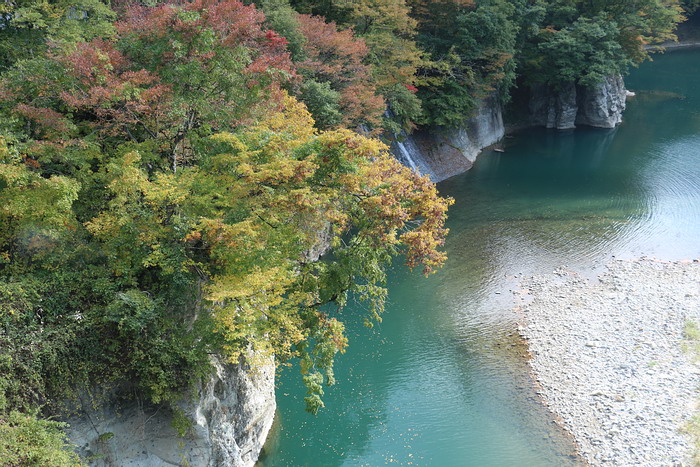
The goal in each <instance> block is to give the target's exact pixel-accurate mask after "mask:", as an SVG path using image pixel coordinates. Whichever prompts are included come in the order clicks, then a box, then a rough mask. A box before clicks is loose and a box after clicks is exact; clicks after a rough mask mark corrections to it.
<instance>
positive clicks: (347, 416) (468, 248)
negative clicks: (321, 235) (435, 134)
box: [261, 51, 700, 466]
mask: <svg viewBox="0 0 700 467" xmlns="http://www.w3.org/2000/svg"><path fill="white" fill-rule="evenodd" d="M698 78H700V51H679V52H674V53H671V54H668V55H665V56H660V57H657V58H656V60H655V62H654V63H646V64H644V65H643V66H642V67H641V68H640V69H639V70H636V71H635V72H634V73H633V74H632V75H631V76H630V77H629V78H628V79H627V86H628V87H629V88H630V89H632V90H634V91H637V93H638V94H637V97H635V98H634V99H633V100H631V101H630V102H629V104H628V110H627V112H626V113H625V121H624V123H623V125H622V126H620V127H619V128H618V129H616V130H609V131H608V130H594V129H579V130H576V131H573V132H556V131H545V130H529V131H526V132H524V133H522V134H519V135H517V136H516V137H514V138H510V139H508V140H507V141H506V146H507V150H506V152H505V153H485V154H483V155H482V156H480V158H479V160H478V161H477V163H476V165H475V166H474V168H473V169H472V170H471V171H470V172H468V173H467V174H464V175H462V176H458V177H455V178H452V179H450V180H447V181H445V182H443V183H442V184H441V185H440V189H441V191H442V192H443V193H444V194H448V195H450V196H453V197H454V198H455V199H456V201H457V202H456V204H455V206H454V207H453V208H452V209H451V211H450V221H449V226H450V228H451V233H450V237H449V241H448V245H447V250H448V253H449V256H450V259H449V261H448V263H447V265H446V266H445V268H444V269H443V270H442V271H440V272H439V273H438V274H436V275H434V276H432V277H430V278H428V279H424V278H422V277H420V276H419V275H417V274H411V273H408V272H405V271H403V270H402V269H400V268H397V270H396V271H395V273H394V274H392V276H391V280H390V302H389V304H388V306H387V311H386V313H385V316H384V322H383V323H382V324H381V325H377V326H375V328H374V329H372V330H368V329H366V328H364V327H363V326H362V324H361V321H362V315H363V314H362V310H363V308H362V306H361V305H357V306H351V307H349V308H348V309H347V310H346V311H345V312H344V314H345V317H344V318H345V320H346V322H347V327H348V334H349V337H350V348H349V350H348V352H347V353H346V354H345V355H343V356H340V357H339V358H338V362H337V367H336V376H337V379H338V385H336V386H335V387H332V388H329V389H328V391H327V394H326V396H325V402H326V405H327V407H326V409H324V410H323V411H322V412H321V413H320V414H319V415H318V416H316V417H314V416H310V415H308V414H306V413H305V412H304V408H303V389H302V387H301V384H300V383H299V381H298V380H299V377H298V374H297V370H296V368H293V369H292V370H291V371H289V370H288V371H284V372H283V374H282V376H281V378H280V382H279V388H278V403H279V414H278V419H277V422H276V425H275V428H274V429H273V433H272V435H271V437H270V441H269V442H268V445H267V446H266V457H265V458H264V459H263V461H262V462H261V464H262V465H263V466H307V465H308V466H339V465H384V464H398V465H435V466H470V465H473V466H505V465H512V466H548V465H551V466H561V465H572V464H574V463H575V459H574V458H572V457H571V456H570V453H571V451H572V446H571V444H570V442H569V441H568V440H567V438H566V437H565V436H564V435H563V434H562V433H561V432H560V431H559V429H558V428H557V426H556V424H555V423H553V421H552V416H551V414H549V413H548V412H547V411H545V410H544V409H543V408H542V407H541V406H540V404H539V403H538V402H537V395H536V392H535V391H536V389H535V388H534V386H533V384H532V382H531V381H530V379H529V376H528V369H527V365H526V363H525V361H524V358H523V349H522V346H521V344H520V343H519V342H518V339H517V338H516V337H515V333H516V327H517V320H518V316H517V314H516V313H515V312H514V311H513V298H512V294H511V292H510V291H511V290H513V289H516V288H517V276H518V275H519V274H533V273H540V272H550V271H551V270H552V269H554V268H555V267H557V266H566V267H568V268H571V269H576V270H580V271H586V270H588V271H591V270H594V269H595V268H597V267H599V266H600V265H602V264H605V263H606V262H607V261H608V260H609V259H610V258H611V257H612V256H613V255H615V256H618V257H636V256H641V255H653V256H657V257H662V258H668V259H681V258H689V257H700V79H698Z"/></svg>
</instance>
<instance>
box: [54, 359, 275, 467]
mask: <svg viewBox="0 0 700 467" xmlns="http://www.w3.org/2000/svg"><path fill="white" fill-rule="evenodd" d="M212 363H213V365H214V368H215V371H214V374H213V375H212V376H211V378H210V379H209V380H208V381H207V382H206V383H205V384H203V385H202V386H200V387H199V388H197V390H196V391H195V395H194V398H193V400H191V401H186V402H183V403H181V405H180V410H181V411H182V413H183V414H184V415H185V417H186V418H187V419H188V420H190V423H191V426H190V427H189V429H187V433H186V434H185V436H180V435H179V434H178V432H177V430H176V429H175V428H174V427H173V423H172V422H173V418H174V414H173V413H172V412H171V411H170V410H168V409H165V408H160V409H158V408H156V407H144V406H143V405H142V404H140V403H139V402H138V401H136V402H135V401H128V402H110V403H109V404H105V405H104V406H102V407H97V408H91V407H87V410H84V411H83V413H82V415H80V416H78V417H75V418H73V419H70V420H68V422H69V423H70V428H69V429H68V430H67V432H68V435H69V437H70V440H71V442H72V443H73V444H75V445H76V446H77V451H78V453H79V454H80V455H81V456H82V457H83V458H84V459H86V460H88V462H89V464H90V465H93V466H100V467H102V466H110V467H112V466H114V467H117V466H119V467H121V466H143V467H161V466H172V465H189V466H193V467H194V466H206V467H214V466H227V467H229V466H233V467H252V466H253V465H254V464H255V462H256V461H257V459H258V456H259V455H260V451H261V449H262V447H263V444H264V442H265V439H266V438H267V434H268V432H269V430H270V427H271V426H272V422H273V419H274V414H275V408H276V405H275V392H274V378H275V365H274V361H273V360H272V359H270V360H269V362H267V363H265V364H263V365H258V366H256V368H255V369H253V370H251V369H250V367H249V366H248V365H247V364H245V363H239V364H238V365H232V364H224V363H221V361H220V360H218V359H214V360H213V362H212Z"/></svg>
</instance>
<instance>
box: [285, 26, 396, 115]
mask: <svg viewBox="0 0 700 467" xmlns="http://www.w3.org/2000/svg"><path fill="white" fill-rule="evenodd" d="M298 20H299V25H300V31H301V33H302V34H303V35H304V37H305V38H306V40H307V43H306V46H305V52H306V56H307V58H306V60H304V61H303V62H300V63H297V68H298V69H299V70H300V71H305V72H306V74H307V75H310V76H313V77H314V79H316V80H317V81H319V82H324V81H328V82H330V83H331V87H332V88H333V89H334V90H336V91H338V92H340V95H341V101H340V105H341V108H342V110H343V115H344V120H343V125H345V126H352V125H358V124H360V123H362V122H367V123H370V124H374V125H377V126H378V123H379V121H378V119H379V117H380V116H381V114H382V113H383V112H384V109H385V105H384V100H383V99H382V98H381V97H380V96H378V95H377V92H376V86H375V84H374V82H373V81H372V76H371V69H370V67H369V66H368V65H365V64H364V63H363V61H364V60H365V58H366V57H367V54H368V53H369V49H368V48H367V45H366V44H365V42H364V41H363V40H362V39H360V38H357V37H355V36H354V34H353V32H352V31H351V30H349V29H346V30H343V31H339V30H338V29H337V28H336V25H335V23H326V22H325V21H324V19H323V18H321V17H319V16H310V15H299V16H298Z"/></svg>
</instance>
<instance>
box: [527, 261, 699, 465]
mask: <svg viewBox="0 0 700 467" xmlns="http://www.w3.org/2000/svg"><path fill="white" fill-rule="evenodd" d="M523 286H524V291H525V292H527V294H528V296H529V297H530V298H531V302H530V303H526V302H524V303H523V304H522V305H521V310H522V325H521V327H520V332H521V334H522V335H523V336H524V337H525V339H527V342H528V346H529V349H530V352H531V354H532V358H531V360H530V364H531V367H532V370H533V373H534V377H535V379H536V381H537V382H538V384H540V385H541V387H542V390H541V394H542V397H543V398H544V400H545V402H546V404H547V405H548V406H549V408H550V409H551V410H552V411H553V412H554V413H556V414H557V415H558V416H559V418H560V420H561V423H562V424H563V426H564V427H565V428H566V429H567V430H569V431H570V432H571V433H572V435H573V436H574V438H575V440H576V443H577V445H578V447H579V451H580V453H581V455H582V456H583V457H584V458H585V459H586V461H587V462H588V463H589V464H590V465H595V466H611V467H612V466H640V465H641V466H667V465H668V466H670V465H691V462H690V458H691V454H692V451H693V446H692V443H691V440H690V439H688V438H687V437H686V436H684V435H683V433H682V428H683V426H684V424H685V423H687V421H688V420H689V419H690V417H692V416H693V415H694V414H695V410H696V409H695V407H696V401H697V396H698V387H700V371H699V369H698V366H697V365H696V364H694V363H693V361H692V355H690V354H689V353H688V352H684V351H683V347H684V345H685V343H684V327H685V326H686V323H688V322H695V323H700V301H699V298H700V263H697V262H689V261H685V262H684V261H679V262H675V263H667V262H662V261H656V260H651V259H644V260H639V261H614V262H613V263H611V264H610V265H608V267H607V271H606V272H605V273H604V274H603V275H601V276H600V277H599V280H598V281H590V280H587V279H584V278H582V277H580V276H579V275H577V274H576V273H573V272H571V271H566V270H558V271H556V272H555V274H553V275H548V276H538V277H534V278H531V279H529V280H527V281H525V282H524V283H523Z"/></svg>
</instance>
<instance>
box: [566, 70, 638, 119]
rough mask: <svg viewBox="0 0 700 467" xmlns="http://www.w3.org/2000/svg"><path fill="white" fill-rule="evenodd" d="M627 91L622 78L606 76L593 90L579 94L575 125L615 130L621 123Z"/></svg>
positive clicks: (586, 90)
mask: <svg viewBox="0 0 700 467" xmlns="http://www.w3.org/2000/svg"><path fill="white" fill-rule="evenodd" d="M626 98H627V90H626V89H625V82H624V81H623V79H622V76H620V75H615V76H608V77H606V78H605V80H604V81H603V82H602V83H600V84H599V85H598V86H597V87H596V88H594V89H585V90H584V92H582V93H581V97H580V99H579V105H578V114H577V116H576V124H577V125H588V126H594V127H599V128H615V126H617V125H618V124H619V123H621V122H622V112H624V110H625V100H626Z"/></svg>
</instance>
